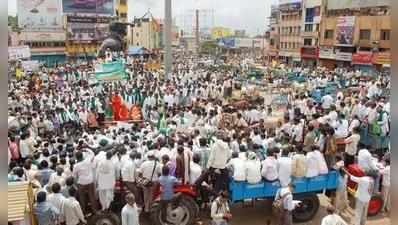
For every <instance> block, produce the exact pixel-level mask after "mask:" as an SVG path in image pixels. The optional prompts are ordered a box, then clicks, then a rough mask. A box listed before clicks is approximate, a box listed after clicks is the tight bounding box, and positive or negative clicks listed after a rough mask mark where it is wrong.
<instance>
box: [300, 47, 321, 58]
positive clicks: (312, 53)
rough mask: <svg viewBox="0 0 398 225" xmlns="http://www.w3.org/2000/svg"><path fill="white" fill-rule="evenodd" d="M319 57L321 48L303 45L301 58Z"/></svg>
mask: <svg viewBox="0 0 398 225" xmlns="http://www.w3.org/2000/svg"><path fill="white" fill-rule="evenodd" d="M318 57H319V49H318V48H316V47H302V48H301V58H307V59H317V58H318Z"/></svg>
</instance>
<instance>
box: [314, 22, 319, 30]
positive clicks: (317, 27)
mask: <svg viewBox="0 0 398 225" xmlns="http://www.w3.org/2000/svg"><path fill="white" fill-rule="evenodd" d="M315 31H316V32H318V31H319V24H316V27H315Z"/></svg>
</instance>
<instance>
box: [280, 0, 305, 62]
mask: <svg viewBox="0 0 398 225" xmlns="http://www.w3.org/2000/svg"><path fill="white" fill-rule="evenodd" d="M301 18H302V2H301V1H297V0H283V1H282V0H281V1H280V4H279V23H278V24H279V26H278V27H279V60H280V62H282V63H286V64H288V65H298V64H300V63H301V53H300V50H301V46H302V38H301V24H302V19H301Z"/></svg>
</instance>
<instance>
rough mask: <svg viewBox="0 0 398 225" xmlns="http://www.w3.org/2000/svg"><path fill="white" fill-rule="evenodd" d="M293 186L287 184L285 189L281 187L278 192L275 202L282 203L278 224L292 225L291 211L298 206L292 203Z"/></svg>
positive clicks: (296, 203)
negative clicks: (279, 201)
mask: <svg viewBox="0 0 398 225" xmlns="http://www.w3.org/2000/svg"><path fill="white" fill-rule="evenodd" d="M293 189H294V188H293V186H292V184H289V185H288V186H286V187H282V188H280V189H279V190H278V192H277V194H276V196H275V201H276V200H281V201H282V209H281V210H282V215H280V218H279V219H280V223H279V224H282V225H292V224H293V216H292V213H293V210H294V209H295V208H296V207H297V206H298V204H299V203H298V202H295V201H293V194H292V193H293Z"/></svg>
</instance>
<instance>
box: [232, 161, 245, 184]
mask: <svg viewBox="0 0 398 225" xmlns="http://www.w3.org/2000/svg"><path fill="white" fill-rule="evenodd" d="M228 167H232V168H233V171H234V173H233V175H232V177H233V179H234V180H235V181H245V180H246V164H245V161H244V160H243V159H241V158H233V159H231V160H230V161H229V163H228Z"/></svg>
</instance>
